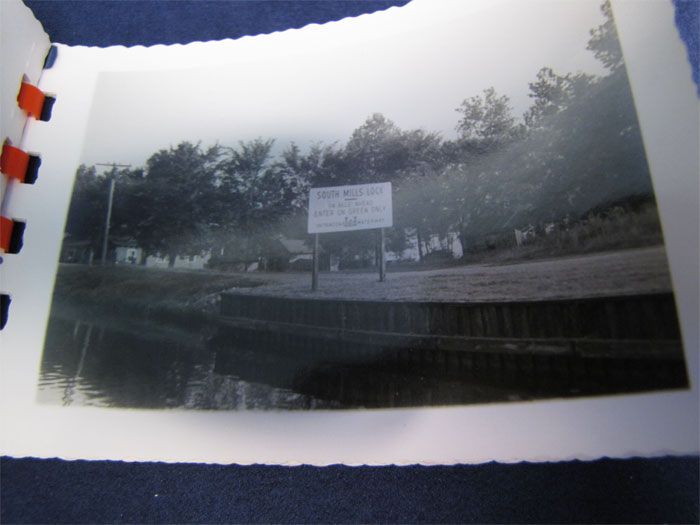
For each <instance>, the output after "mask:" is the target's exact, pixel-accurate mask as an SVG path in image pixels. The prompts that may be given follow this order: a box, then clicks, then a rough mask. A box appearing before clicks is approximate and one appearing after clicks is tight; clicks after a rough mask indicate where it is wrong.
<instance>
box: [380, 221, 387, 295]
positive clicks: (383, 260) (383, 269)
mask: <svg viewBox="0 0 700 525" xmlns="http://www.w3.org/2000/svg"><path fill="white" fill-rule="evenodd" d="M385 244H386V243H385V239H384V228H379V282H380V283H383V282H384V281H385V280H386V255H385V254H384V252H385V249H384V245H385Z"/></svg>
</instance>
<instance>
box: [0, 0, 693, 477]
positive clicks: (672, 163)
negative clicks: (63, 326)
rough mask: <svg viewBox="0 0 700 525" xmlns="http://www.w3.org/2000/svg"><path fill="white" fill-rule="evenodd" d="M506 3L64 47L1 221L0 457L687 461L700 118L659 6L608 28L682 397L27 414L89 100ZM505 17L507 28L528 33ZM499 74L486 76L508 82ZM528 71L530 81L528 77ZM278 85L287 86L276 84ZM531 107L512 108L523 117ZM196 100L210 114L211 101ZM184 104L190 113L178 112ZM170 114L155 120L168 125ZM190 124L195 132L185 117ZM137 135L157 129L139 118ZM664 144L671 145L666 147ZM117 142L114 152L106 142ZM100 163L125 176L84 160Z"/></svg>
mask: <svg viewBox="0 0 700 525" xmlns="http://www.w3.org/2000/svg"><path fill="white" fill-rule="evenodd" d="M514 5H515V4H513V3H510V2H473V3H472V2H470V3H467V2H439V3H436V2H429V1H416V2H413V3H411V4H409V5H408V6H405V7H402V8H392V9H389V10H387V11H385V12H381V13H374V14H372V15H365V16H362V17H358V18H356V19H349V20H344V21H341V22H334V23H330V24H325V25H323V26H309V27H306V28H303V29H300V30H290V31H286V32H283V33H276V34H273V35H265V36H259V37H250V38H243V39H240V40H237V41H224V42H209V43H194V44H189V45H186V46H154V47H151V48H131V49H126V48H123V47H112V48H108V49H95V48H84V47H67V46H59V52H58V58H57V61H56V64H55V66H54V67H53V68H52V69H51V70H49V71H46V72H45V73H44V75H43V76H42V79H41V84H40V87H41V88H42V89H44V90H45V91H50V92H53V93H56V96H57V101H56V104H55V106H54V109H53V116H52V119H51V122H50V123H47V124H48V125H44V123H33V122H32V123H31V124H30V126H29V127H28V131H27V134H26V140H25V143H24V144H23V147H24V148H25V149H28V150H30V151H38V152H41V155H42V167H41V173H40V182H41V183H40V184H37V185H36V186H35V187H34V188H33V191H32V192H31V193H30V192H23V193H20V194H17V195H16V198H13V200H12V202H11V203H10V205H11V208H10V211H14V210H22V213H23V215H22V216H23V217H26V218H27V223H28V227H27V231H26V233H25V246H24V249H23V251H22V253H21V258H16V259H9V258H8V259H6V261H5V262H4V264H3V266H2V270H1V271H2V272H3V280H4V281H5V282H12V283H13V287H14V289H16V290H17V291H18V293H16V294H15V297H14V298H13V304H12V310H11V312H10V321H9V323H8V325H7V327H6V328H5V330H4V331H3V333H2V349H0V352H1V354H0V355H1V356H2V372H1V374H2V375H1V376H0V378H1V380H0V384H1V387H0V388H1V389H2V390H1V394H2V402H1V403H2V405H1V411H2V431H1V432H2V453H3V454H8V455H13V456H38V457H62V458H68V459H77V458H85V459H123V460H134V461H168V462H182V461H191V462H213V463H241V464H250V463H275V464H290V465H292V464H315V465H327V464H333V463H345V464H351V465H357V464H371V465H378V464H413V463H423V464H436V463H455V462H469V463H478V462H484V461H491V460H496V461H505V462H516V461H523V460H527V461H551V460H562V459H573V458H578V459H592V458H597V457H600V456H604V455H605V456H620V457H628V456H636V455H641V456H652V455H659V454H667V453H670V454H687V453H697V450H698V390H697V378H698V352H697V351H698V333H697V319H698V275H697V268H698V221H697V219H698V177H697V175H698V158H697V143H698V141H697V138H698V118H697V117H698V113H697V111H698V105H697V98H696V95H695V92H694V86H693V84H692V82H691V77H690V70H689V66H688V64H687V62H686V60H685V50H684V48H683V45H682V43H681V41H680V39H679V38H678V36H677V34H676V30H675V26H674V24H673V10H672V6H671V5H670V4H668V3H663V2H645V3H637V2H618V3H615V16H616V22H617V27H618V32H619V36H620V40H621V43H622V46H623V50H624V53H625V61H626V64H627V67H628V72H629V75H630V78H631V85H632V90H633V94H634V97H635V102H636V105H637V112H638V116H639V120H640V122H641V127H642V134H643V138H644V144H645V147H646V152H647V156H648V161H649V165H650V168H651V174H652V180H653V184H654V190H655V194H656V198H657V201H658V205H659V209H660V215H661V219H662V224H663V231H664V236H665V242H666V250H667V253H668V257H669V265H670V270H671V276H672V279H673V284H674V291H675V297H676V303H677V305H678V309H679V318H680V323H681V331H682V338H683V347H684V350H685V357H686V364H687V370H688V374H689V376H690V385H691V387H690V388H689V389H687V390H677V391H667V392H655V393H642V394H629V395H615V396H608V397H588V398H576V399H567V400H540V401H527V402H514V403H494V404H486V405H465V406H450V407H430V408H403V409H375V410H340V411H333V410H318V411H278V410H274V411H260V410H251V411H225V410H222V411H208V410H206V411H205V410H202V411H195V410H179V409H178V410H147V409H121V408H99V407H89V406H70V407H62V406H54V405H50V404H41V403H38V402H37V377H38V371H39V369H40V365H41V358H42V350H43V343H44V335H45V328H46V325H47V320H48V315H49V310H50V305H51V292H52V290H53V285H54V280H55V274H56V262H57V261H58V259H59V253H60V248H61V242H62V238H63V228H64V223H65V217H66V211H67V209H68V205H69V202H70V196H71V191H72V182H73V179H74V174H75V170H76V168H77V166H78V165H79V164H80V163H81V162H86V159H85V155H86V152H87V151H93V150H94V147H96V146H94V145H93V146H90V147H89V148H87V147H86V144H90V143H91V142H90V141H91V140H93V137H91V136H89V133H90V131H91V129H92V130H95V129H98V128H95V127H94V126H93V127H92V128H91V123H90V122H91V121H90V119H91V116H92V114H91V113H92V112H94V111H96V110H103V109H104V107H103V106H99V105H95V106H94V105H93V100H97V98H98V97H99V96H100V93H104V91H99V88H96V86H104V85H107V84H105V83H109V82H112V83H114V79H117V77H118V75H119V74H122V73H123V74H125V75H126V76H124V78H134V77H133V75H134V73H135V72H143V74H144V78H149V76H150V77H153V75H156V76H157V75H159V74H160V73H159V72H163V74H164V75H165V76H164V78H171V79H176V78H177V71H179V70H187V69H188V68H193V69H192V70H191V71H190V72H189V73H188V75H189V76H190V77H191V76H192V75H201V76H200V77H198V78H199V79H200V80H201V82H202V83H206V82H207V81H208V78H207V76H206V72H207V68H221V69H226V68H230V69H233V68H235V66H236V65H237V64H239V65H241V67H243V65H245V64H248V65H250V64H255V63H265V62H266V61H269V60H275V59H278V58H279V56H280V55H281V56H285V57H289V60H290V61H291V63H292V64H293V63H294V59H295V57H298V56H300V55H303V54H304V53H314V52H318V50H319V49H322V50H323V51H324V52H326V53H328V54H329V55H330V56H333V54H334V53H338V54H340V53H343V52H345V51H346V50H347V49H348V48H350V49H352V48H357V47H359V48H361V47H362V46H366V45H368V43H372V42H375V41H377V40H381V41H382V42H392V43H393V45H395V46H399V47H400V46H401V44H402V42H405V40H403V39H406V38H409V37H410V35H415V34H421V33H422V32H429V31H434V30H435V28H436V27H440V25H441V24H448V23H450V22H453V21H454V20H468V19H469V17H481V16H484V17H486V18H488V17H489V16H490V14H493V13H497V12H498V10H499V9H507V8H509V7H511V8H512V7H513V6H514ZM521 5H522V4H521ZM558 5H562V4H558ZM563 5H566V4H563ZM538 6H540V4H538V3H535V4H528V7H527V9H528V10H533V11H537V9H538ZM550 7H551V5H550ZM494 16H495V15H494ZM515 18H516V20H518V21H517V22H514V23H515V24H517V23H523V22H522V20H521V19H517V17H515ZM465 23H466V22H465ZM387 45H389V44H387ZM474 52H475V53H476V51H474ZM446 53H449V51H446ZM582 53H583V50H582ZM361 59H362V57H358V60H361ZM414 59H415V57H409V58H408V59H407V60H406V61H405V62H404V63H401V64H398V65H397V68H398V69H399V70H400V69H401V68H404V69H405V70H408V71H411V70H412V68H414V67H415V63H414ZM367 60H369V58H368V59H367ZM492 60H494V61H495V60H496V58H492ZM418 62H420V60H418ZM494 64H495V65H494V71H495V72H494V75H495V77H494V78H497V77H498V75H499V74H500V72H501V71H502V70H503V69H508V67H507V66H502V65H501V64H500V63H498V64H496V62H494ZM171 72H175V73H174V74H173V75H171ZM535 73H536V69H535V70H533V71H532V75H533V76H534V74H535ZM108 74H109V75H108ZM319 74H321V75H322V74H323V71H319ZM397 74H400V72H397ZM110 75H111V76H110ZM115 75H116V76H115ZM129 75H131V76H129ZM183 78H184V77H183ZM110 79H112V80H110ZM241 82H243V79H241ZM489 82H494V83H495V80H491V81H489V80H486V81H485V82H484V83H483V84H480V85H483V86H484V87H486V86H488V84H489ZM101 83H102V84H101ZM428 84H429V82H428ZM125 85H126V84H125ZM151 85H152V84H151ZM171 88H172V89H173V90H176V89H175V88H176V86H175V85H168V84H167V83H166V84H164V85H163V86H162V89H163V93H164V96H163V100H164V101H165V100H167V93H168V90H169V89H171ZM280 88H281V89H284V83H283V82H281V86H280ZM96 89H98V91H96ZM377 89H379V90H381V86H377ZM471 94H472V93H467V94H465V95H464V96H465V97H466V96H467V95H471ZM474 94H476V93H474ZM249 96H251V95H250V94H249ZM390 98H391V97H387V100H389V99H390ZM526 101H527V100H526V97H524V98H523V100H522V101H521V103H525V102H526ZM457 102H459V101H457ZM209 103H210V105H211V108H212V111H213V112H214V113H216V109H217V106H218V101H217V100H216V99H211V100H209ZM182 104H183V107H187V104H188V102H187V101H182ZM193 104H194V103H193ZM194 105H195V106H196V104H194ZM448 107H449V106H448ZM331 109H332V108H331ZM450 111H453V109H450ZM168 118H169V117H167V116H166V115H163V120H164V121H167V120H168ZM193 118H194V117H193ZM204 122H205V123H206V121H204ZM195 124H196V125H198V126H199V125H201V124H200V121H196V120H195ZM116 125H117V128H115V129H118V123H117V124H116ZM140 125H142V126H145V127H147V129H151V127H154V129H159V126H160V127H161V128H164V127H165V125H163V124H159V123H158V122H154V120H153V118H151V117H149V118H148V119H145V120H144V121H143V122H141V123H140ZM206 127H207V126H203V128H202V129H204V128H206ZM406 127H407V128H409V127H414V124H413V123H409V124H406ZM99 129H102V128H99ZM669 130H679V131H678V134H677V135H676V134H675V133H674V134H671V133H669ZM166 131H167V130H166ZM164 133H165V131H164ZM201 133H204V131H201ZM196 137H197V136H196V135H195V136H194V137H192V138H196ZM113 140H114V141H121V140H126V138H123V137H122V136H121V131H119V132H116V131H115V135H114V136H113ZM173 145H174V144H173ZM134 147H136V146H134ZM163 147H167V144H165V145H164V146H163ZM100 161H105V162H132V160H131V159H120V158H109V159H98V158H91V159H88V160H87V162H89V163H94V162H100ZM134 162H137V161H134ZM20 291H21V293H19V292H20Z"/></svg>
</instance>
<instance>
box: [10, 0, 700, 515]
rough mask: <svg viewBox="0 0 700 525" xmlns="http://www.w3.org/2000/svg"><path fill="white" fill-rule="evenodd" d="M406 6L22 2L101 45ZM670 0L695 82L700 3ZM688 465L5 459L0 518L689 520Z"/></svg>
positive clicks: (237, 32)
mask: <svg viewBox="0 0 700 525" xmlns="http://www.w3.org/2000/svg"><path fill="white" fill-rule="evenodd" d="M404 3H406V2H405V0H387V1H354V0H338V1H276V2H259V1H250V2H231V1H229V2H210V1H181V2H163V1H161V2H151V1H141V0H137V1H132V2H105V1H93V2H75V1H62V2H44V1H36V0H32V1H28V2H27V4H28V5H29V6H30V7H31V8H32V9H33V10H34V12H35V14H36V16H37V18H39V20H41V22H42V23H43V24H44V27H45V28H46V30H47V32H48V33H49V35H50V36H51V39H52V41H55V42H62V43H66V44H73V45H78V44H80V45H97V46H108V45H114V44H122V45H135V44H143V45H151V44H157V43H164V44H171V43H187V42H191V41H196V40H213V39H221V38H236V37H239V36H243V35H255V34H260V33H270V32H273V31H278V30H283V29H286V28H289V27H302V26H304V25H306V24H309V23H323V22H326V21H329V20H338V19H341V18H344V17H347V16H356V15H359V14H361V13H366V12H372V11H376V10H379V9H385V8H387V7H390V6H392V5H403V4H404ZM674 4H675V6H676V21H677V23H678V27H679V30H680V34H681V35H682V37H683V38H684V40H685V42H686V45H687V46H688V57H689V60H690V62H691V64H692V65H693V75H694V79H695V81H696V83H697V82H698V78H699V77H700V74H699V73H698V55H699V52H698V50H699V49H700V43H699V40H698V11H699V7H700V2H698V1H696V0H675V2H674ZM3 424H10V423H9V422H4V423H3ZM47 431H48V430H47ZM698 465H699V460H698V457H685V458H658V459H647V460H643V459H629V460H610V459H603V460H600V461H595V462H588V463H583V462H563V463H553V464H524V463H523V464H517V465H503V464H496V463H490V464H486V465H477V466H467V465H460V466H453V467H375V468H367V467H361V468H356V467H355V468H353V467H342V466H332V467H326V468H314V467H293V468H290V467H265V466H248V467H242V466H235V465H234V466H212V465H166V464H160V463H136V464H134V463H117V462H104V461H96V462H85V461H78V462H65V461H60V460H36V459H11V458H2V460H1V462H0V467H1V470H0V476H1V477H0V487H1V489H2V490H1V491H0V498H1V499H0V521H2V523H22V522H23V523H53V522H64V523H66V522H71V523H102V522H110V523H116V522H129V523H145V522H156V523H159V522H167V523H173V522H208V523H220V522H470V523H493V522H496V523H511V522H520V523H528V522H540V523H542V522H557V523H572V522H578V523H593V522H616V523H654V522H667V523H697V522H698V519H699V508H698V505H699V501H698V490H699V487H698V478H699V476H700V469H699V467H698Z"/></svg>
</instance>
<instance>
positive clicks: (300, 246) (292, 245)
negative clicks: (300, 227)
mask: <svg viewBox="0 0 700 525" xmlns="http://www.w3.org/2000/svg"><path fill="white" fill-rule="evenodd" d="M278 240H279V242H280V244H281V245H282V246H284V248H285V249H286V250H287V251H288V252H289V253H290V254H292V255H299V254H305V253H313V248H311V247H310V246H309V245H308V244H306V241H305V240H303V239H286V238H285V237H280V238H279V239H278Z"/></svg>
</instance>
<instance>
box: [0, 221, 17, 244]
mask: <svg viewBox="0 0 700 525" xmlns="http://www.w3.org/2000/svg"><path fill="white" fill-rule="evenodd" d="M14 226H15V222H14V221H13V220H12V219H8V218H7V217H2V216H0V250H2V251H3V252H5V253H9V252H10V242H11V240H12V229H13V228H14Z"/></svg>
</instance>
